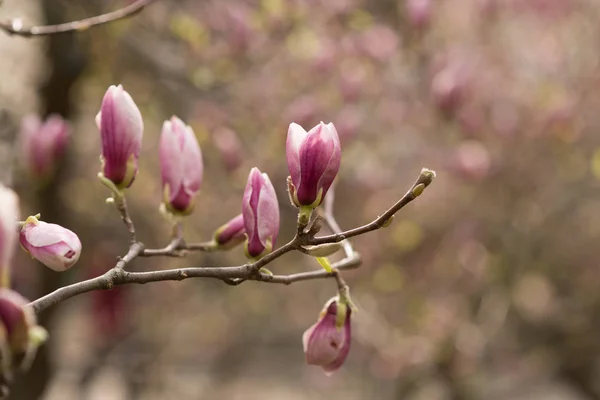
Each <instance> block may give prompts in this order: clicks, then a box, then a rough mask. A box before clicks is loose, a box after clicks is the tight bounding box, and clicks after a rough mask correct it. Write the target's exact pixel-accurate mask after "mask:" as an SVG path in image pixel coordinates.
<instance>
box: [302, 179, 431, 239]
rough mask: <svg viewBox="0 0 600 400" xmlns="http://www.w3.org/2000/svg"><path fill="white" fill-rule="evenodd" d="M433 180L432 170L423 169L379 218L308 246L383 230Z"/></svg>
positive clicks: (323, 237)
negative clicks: (402, 194)
mask: <svg viewBox="0 0 600 400" xmlns="http://www.w3.org/2000/svg"><path fill="white" fill-rule="evenodd" d="M434 178H435V172H433V171H432V170H429V169H426V168H424V169H423V170H422V171H421V174H420V175H419V178H418V179H417V180H416V181H415V183H414V184H413V185H412V187H411V188H410V189H409V190H408V192H406V194H405V195H404V196H402V198H401V199H400V200H398V202H397V203H396V204H394V205H393V206H392V207H390V208H389V209H388V210H387V211H386V212H384V213H383V214H382V215H381V216H379V217H377V218H375V220H373V221H372V222H370V223H368V224H366V225H363V226H360V227H358V228H354V229H350V230H347V231H345V232H341V233H334V234H333V235H327V236H320V237H316V238H314V239H313V240H312V241H311V243H310V244H312V245H317V244H324V243H334V242H341V241H342V240H345V239H348V238H351V237H353V236H358V235H363V234H365V233H368V232H371V231H375V230H377V229H380V228H383V227H384V226H386V225H387V224H389V223H390V222H391V219H392V217H393V216H394V214H396V213H397V212H398V211H400V209H402V208H403V207H404V206H406V205H407V204H408V203H410V202H411V201H413V200H414V199H416V198H417V197H418V196H419V195H420V194H421V193H423V190H425V188H426V187H427V186H429V185H430V184H431V182H433V179H434Z"/></svg>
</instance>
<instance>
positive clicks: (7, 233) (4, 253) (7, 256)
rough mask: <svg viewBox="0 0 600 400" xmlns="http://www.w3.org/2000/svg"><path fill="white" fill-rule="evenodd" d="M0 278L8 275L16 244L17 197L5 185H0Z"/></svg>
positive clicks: (3, 278) (2, 278)
mask: <svg viewBox="0 0 600 400" xmlns="http://www.w3.org/2000/svg"><path fill="white" fill-rule="evenodd" d="M0 205H1V206H0V273H1V274H2V276H1V277H0V280H2V281H3V280H5V279H6V278H7V275H8V269H9V267H10V261H11V259H12V256H13V253H14V250H15V246H16V244H17V231H16V226H17V221H18V220H19V198H18V197H17V195H16V194H15V192H13V191H12V190H10V189H9V188H7V187H4V186H2V185H0Z"/></svg>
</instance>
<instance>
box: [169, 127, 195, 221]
mask: <svg viewBox="0 0 600 400" xmlns="http://www.w3.org/2000/svg"><path fill="white" fill-rule="evenodd" d="M159 157H160V172H161V176H162V184H163V201H164V204H165V206H166V207H167V209H168V210H170V211H171V212H174V213H178V214H184V215H187V214H189V213H191V212H192V210H193V208H194V195H195V194H196V192H197V191H198V190H199V189H200V184H201V183H202V173H203V165H202V153H201V151H200V146H199V145H198V141H197V140H196V136H195V135H194V131H193V130H192V128H190V127H189V126H188V125H185V124H184V123H183V121H181V120H180V119H179V118H177V117H175V116H173V117H172V118H171V120H170V121H165V122H164V124H163V128H162V133H161V136H160V145H159Z"/></svg>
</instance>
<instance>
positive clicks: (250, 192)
mask: <svg viewBox="0 0 600 400" xmlns="http://www.w3.org/2000/svg"><path fill="white" fill-rule="evenodd" d="M242 215H243V218H244V228H245V230H246V234H247V235H248V240H247V242H246V255H247V256H248V257H252V258H255V257H262V256H264V255H265V254H268V253H270V252H271V251H272V250H273V247H274V246H275V240H276V239H277V233H278V232H279V203H278V202H277V195H276V194H275V189H274V188H273V185H272V184H271V181H270V180H269V176H268V175H267V174H263V173H261V172H260V171H259V169H258V168H256V167H254V168H252V170H251V171H250V175H249V176H248V183H247V184H246V190H244V198H243V201H242Z"/></svg>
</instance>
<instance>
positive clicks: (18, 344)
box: [0, 289, 36, 356]
mask: <svg viewBox="0 0 600 400" xmlns="http://www.w3.org/2000/svg"><path fill="white" fill-rule="evenodd" d="M28 303H29V301H27V299H25V298H24V297H23V296H21V295H20V294H19V293H17V292H15V291H13V290H10V289H0V322H1V324H2V325H1V326H2V328H4V330H5V332H3V333H5V334H6V336H5V338H3V339H4V340H6V341H7V343H2V345H4V344H7V345H8V348H9V350H10V355H11V356H19V355H24V354H25V353H27V352H28V351H29V349H30V347H31V343H30V341H31V338H30V335H29V330H30V329H31V328H33V327H35V326H36V318H35V313H34V312H33V309H32V308H31V307H28V306H27V304H28Z"/></svg>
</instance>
